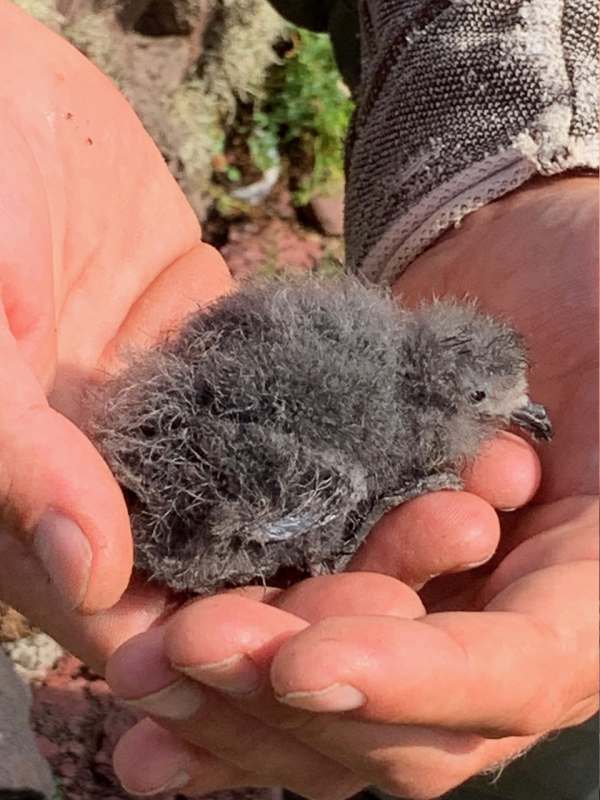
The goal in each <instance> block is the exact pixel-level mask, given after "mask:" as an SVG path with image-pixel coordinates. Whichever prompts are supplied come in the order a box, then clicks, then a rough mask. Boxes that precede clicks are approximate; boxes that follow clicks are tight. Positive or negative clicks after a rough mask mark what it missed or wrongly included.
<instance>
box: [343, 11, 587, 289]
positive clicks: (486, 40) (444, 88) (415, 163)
mask: <svg viewBox="0 0 600 800" xmlns="http://www.w3.org/2000/svg"><path fill="white" fill-rule="evenodd" d="M358 12H359V15H360V30H361V35H360V45H361V76H360V83H359V86H358V89H357V92H356V95H357V101H358V104H357V111H356V114H355V118H354V120H353V124H352V128H351V131H350V134H349V139H348V143H347V188H346V222H345V225H346V246H347V260H348V265H349V268H350V269H351V270H352V271H355V272H360V273H362V274H363V275H365V276H366V277H368V278H370V279H372V280H375V281H377V282H391V281H392V280H394V279H395V278H396V277H397V276H398V275H399V274H401V272H402V271H403V269H405V268H406V266H407V265H408V264H409V263H410V262H411V261H412V260H413V259H414V258H415V257H416V256H417V255H418V254H419V253H421V252H422V251H423V250H424V249H425V248H426V247H427V246H428V245H430V244H431V243H432V242H433V241H434V240H435V239H436V238H437V237H438V236H439V235H440V234H441V233H442V232H443V231H444V230H446V229H447V228H448V227H450V226H451V225H454V224H456V223H458V222H459V221H460V219H461V218H462V217H464V216H465V215H466V214H468V213H470V212H472V211H474V210H476V209H477V208H480V207H481V206H483V205H485V204H487V203H489V202H490V201H492V200H494V199H496V198H498V197H500V196H502V195H503V194H505V193H507V192H509V191H511V190H513V189H515V188H517V187H518V186H519V185H521V184H522V183H524V182H525V181H527V180H528V179H529V178H530V177H532V176H533V175H535V174H541V175H548V176H551V175H556V174H558V173H561V172H565V171H568V170H574V169H582V168H583V169H589V170H592V169H597V167H598V118H597V98H596V74H597V62H598V54H597V39H596V32H597V29H598V7H597V4H596V2H595V0H564V1H562V0H561V1H560V2H559V0H458V2H450V0H404V1H403V2H398V0H363V1H362V2H359V6H358ZM334 41H335V39H334Z"/></svg>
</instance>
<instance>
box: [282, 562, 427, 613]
mask: <svg viewBox="0 0 600 800" xmlns="http://www.w3.org/2000/svg"><path fill="white" fill-rule="evenodd" d="M270 604H271V605H273V606H274V607H275V608H280V609H282V610H283V611H287V612H288V614H294V615H295V616H296V617H300V618H301V619H305V620H306V621H307V622H318V621H319V620H322V619H326V618H327V617H337V616H342V615H343V616H348V617H351V616H353V615H355V614H356V615H363V614H383V615H390V616H398V617H403V618H405V619H415V618H416V617H420V616H422V615H423V614H425V608H424V606H423V603H422V602H421V599H420V597H419V595H418V594H417V593H416V592H414V591H413V590H412V589H411V588H410V587H409V586H407V585H406V584H404V583H401V582H400V581H398V580H396V579H395V578H391V577H389V576H388V575H378V574H375V573H371V572H346V573H341V574H339V575H322V576H319V577H316V578H307V579H306V580H303V581H300V582H299V583H296V584H295V585H294V586H292V587H290V588H289V589H286V590H285V591H282V592H278V593H277V594H276V595H275V596H274V597H273V599H272V600H271V603H270Z"/></svg>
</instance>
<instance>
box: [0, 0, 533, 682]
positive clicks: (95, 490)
mask: <svg viewBox="0 0 600 800" xmlns="http://www.w3.org/2000/svg"><path fill="white" fill-rule="evenodd" d="M0 18H1V20H2V30H3V34H4V39H3V40H4V46H3V50H2V53H1V54H0V66H1V67H2V68H3V74H5V75H7V76H10V79H7V80H6V81H5V82H4V83H3V86H2V89H1V90H0V105H1V108H2V114H1V115H0V142H1V143H2V152H3V154H4V157H5V162H4V163H5V167H4V169H3V184H2V189H1V193H2V195H1V196H2V204H3V209H4V213H3V215H2V217H1V219H2V223H3V227H2V262H3V268H2V289H3V292H2V301H3V302H2V308H1V310H0V313H1V317H0V347H1V348H2V368H1V369H0V375H1V377H2V383H3V386H4V391H3V392H2V396H3V405H2V409H1V413H0V445H1V447H0V450H1V452H2V461H1V465H0V476H1V477H0V492H1V493H2V494H1V497H2V502H1V503H0V526H1V528H2V531H3V535H2V538H1V540H0V549H1V553H2V558H1V559H0V597H1V598H2V599H3V600H4V601H6V602H8V603H10V604H12V605H14V606H15V607H17V608H19V609H20V610H21V611H22V612H23V613H24V614H26V616H27V617H29V619H30V620H31V621H32V622H34V623H35V624H37V625H39V626H40V627H42V628H43V629H44V630H46V631H48V632H49V633H51V634H52V635H53V636H54V637H55V638H56V639H58V640H59V641H60V642H61V643H62V644H63V645H64V646H66V647H67V648H68V649H70V650H71V651H72V652H74V653H76V654H77V655H79V656H80V657H82V658H83V659H84V660H85V661H86V662H87V663H88V664H90V665H92V666H94V667H95V668H96V669H98V670H101V669H102V666H103V663H104V661H105V660H106V658H107V657H108V655H109V654H110V653H111V652H112V651H113V650H114V649H115V648H116V647H117V646H118V645H119V644H120V643H121V642H122V641H124V640H126V639H127V638H128V637H130V636H132V635H133V634H135V633H137V632H139V631H141V630H145V628H146V627H148V625H150V624H151V623H152V622H153V621H154V620H155V619H157V618H158V617H160V616H161V615H163V614H164V613H165V610H166V608H167V606H168V604H169V602H170V601H169V598H168V596H167V595H166V594H165V592H163V591H162V590H160V589H159V588H157V587H155V586H149V585H143V584H137V585H132V586H131V587H130V589H129V590H128V592H127V593H126V594H125V595H124V596H123V598H122V600H121V601H120V602H119V604H118V605H117V606H115V607H113V603H115V601H117V599H118V598H119V597H120V596H121V594H122V592H123V590H124V588H125V586H126V585H127V581H128V579H129V574H130V570H131V538H130V531H129V524H128V520H127V516H126V509H125V506H124V503H123V500H122V497H121V494H120V492H119V489H118V487H117V486H116V484H115V482H114V480H113V479H112V477H111V476H110V474H109V472H108V470H107V469H106V466H105V465H104V464H103V462H102V461H101V459H100V458H99V457H98V455H97V453H96V452H95V450H94V449H93V448H92V446H91V445H90V443H89V442H88V441H87V440H86V439H85V437H84V436H83V435H82V434H81V433H80V431H79V430H78V428H77V423H78V422H79V421H80V419H81V414H82V403H81V390H82V388H83V387H84V386H85V385H86V384H87V383H88V382H90V381H93V380H96V379H98V378H99V377H100V376H101V375H102V374H103V373H105V372H107V371H111V370H114V369H116V368H118V366H119V352H120V350H122V349H123V348H126V347H140V346H147V345H149V344H151V343H152V342H153V341H154V340H155V339H156V338H157V337H158V336H159V335H160V332H161V331H162V330H164V329H165V328H170V327H172V326H173V325H176V323H177V321H178V320H179V319H181V318H182V317H183V316H184V315H185V314H186V313H187V312H188V311H189V310H191V309H193V308H196V307H197V306H198V305H202V304H203V303H206V302H209V301H210V300H211V299H213V298H214V297H216V296H218V295H219V294H221V293H223V292H224V291H227V290H228V289H229V288H230V285H231V284H230V278H229V274H228V272H227V270H226V268H225V266H224V264H223V263H222V261H221V260H220V258H219V256H218V254H217V253H216V252H215V251H214V250H213V249H212V248H210V247H208V246H206V245H203V244H201V242H200V239H199V236H200V232H199V228H198V225H197V222H196V220H195V217H194V215H193V213H192V211H191V209H190V207H189V205H188V204H187V203H186V201H185V199H184V198H183V196H182V195H181V193H180V192H179V190H178V189H177V187H176V185H175V183H174V181H173V180H172V178H171V177H170V175H169V174H168V172H167V170H166V168H165V166H164V164H163V162H162V159H161V157H160V154H159V153H158V151H157V150H156V148H155V146H154V145H153V144H152V142H151V141H150V139H149V137H148V136H147V135H146V134H145V133H144V131H143V129H142V127H141V125H140V123H139V121H138V120H137V119H136V117H135V115H134V114H133V112H132V111H131V109H130V108H129V107H128V105H127V104H126V102H125V101H124V99H123V98H122V97H121V95H120V94H119V93H118V92H117V91H116V89H115V88H114V86H113V85H112V84H111V83H110V81H108V80H107V79H106V78H104V77H103V76H102V75H100V73H99V72H98V71H97V70H96V69H95V68H94V67H93V66H92V65H91V64H90V63H89V62H88V61H87V60H86V59H84V58H83V57H82V56H81V55H80V54H79V53H77V52H76V51H75V50H74V49H73V48H72V47H70V46H69V45H68V44H67V43H66V42H64V41H63V40H62V39H60V38H58V37H57V36H55V35H54V34H52V33H51V32H49V31H48V30H46V29H45V28H43V27H42V26H40V25H39V24H38V23H36V22H35V21H34V20H33V19H32V18H31V17H29V16H27V15H26V14H24V13H23V12H21V11H20V10H19V9H18V8H16V7H15V6H14V5H12V4H10V3H8V2H6V0H0ZM32 49H33V50H35V52H36V58H35V59H33V60H32V59H31V58H30V57H29V54H30V53H31V52H32ZM48 396H49V397H50V403H48V400H47V397H48ZM500 447H501V449H502V445H500ZM504 451H505V454H507V455H508V453H506V447H505V446H504ZM515 452H516V455H515V458H513V459H510V458H509V459H505V460H504V462H503V463H504V464H505V471H506V470H507V469H509V470H515V471H516V472H518V471H519V469H520V467H519V464H522V465H523V468H524V469H525V470H526V471H527V470H530V469H533V470H534V471H535V465H532V459H531V457H530V456H528V455H527V454H526V453H525V452H524V451H522V452H518V451H515ZM500 461H502V459H500ZM510 463H512V464H513V467H510V466H509V465H510ZM484 473H485V470H483V472H482V474H484ZM488 483H490V482H489V481H488ZM509 483H510V484H511V486H514V485H515V484H516V483H517V481H515V480H511V479H509ZM488 490H490V487H488ZM488 490H485V488H484V491H483V494H482V496H485V491H488ZM493 491H496V490H493ZM501 491H502V490H501ZM525 491H528V490H527V489H526V490H525ZM488 493H489V491H488ZM480 494H481V493H480ZM505 494H506V495H507V496H508V495H511V492H510V490H508V491H507V492H505ZM511 497H512V495H511ZM488 499H489V498H488ZM496 499H498V501H499V502H500V501H501V500H502V498H498V497H497V498H496ZM522 501H523V490H522V489H518V490H517V491H516V496H515V499H514V502H513V500H509V502H510V504H515V505H517V504H519V503H520V502H522ZM431 502H432V503H435V501H433V500H432V501H431ZM453 502H454V503H455V505H454V507H453V508H454V511H453V513H454V514H455V521H457V519H459V520H460V521H461V524H460V525H459V526H458V527H459V528H460V532H459V533H458V534H455V533H453V534H452V536H449V535H448V536H447V535H446V534H445V532H447V531H448V528H449V525H450V519H448V520H447V521H446V522H442V524H441V525H440V526H438V525H437V524H434V523H435V522H436V519H437V518H438V517H439V516H440V507H439V503H438V506H437V507H436V508H437V510H435V509H434V512H433V517H430V523H431V526H432V527H435V529H436V531H437V534H438V535H437V537H436V538H435V540H433V539H432V541H433V546H429V547H425V548H424V547H422V546H421V542H422V541H423V537H420V538H418V537H417V536H416V532H415V534H414V535H413V534H411V532H410V531H408V532H407V537H408V538H407V539H406V547H405V548H404V550H403V552H405V553H406V554H407V557H406V558H404V561H403V563H402V564H395V566H394V569H395V570H396V572H397V573H398V574H400V575H403V576H404V577H405V578H406V579H407V580H408V581H411V582H413V583H419V582H422V581H423V580H425V578H426V577H427V576H428V575H430V574H431V573H432V572H442V571H446V570H447V569H450V568H452V569H454V568H456V567H457V566H458V565H460V564H467V563H470V562H473V561H481V560H482V559H484V558H487V557H488V556H489V555H490V554H491V553H492V552H493V550H494V548H495V546H496V542H497V538H498V525H497V521H496V518H495V515H494V514H493V513H492V511H491V508H490V507H489V505H487V504H486V503H485V502H483V500H481V501H478V499H477V498H476V497H475V496H474V495H467V494H464V496H463V495H460V496H459V495H457V496H456V497H453ZM427 507H428V506H427V502H426V503H425V504H424V505H423V506H422V507H421V512H420V517H421V518H422V524H423V525H425V524H426V522H427V514H426V513H425V512H424V509H426V508H427ZM415 508H417V509H418V508H419V506H416V507H415ZM431 508H432V509H433V508H434V506H433V505H432V506H431ZM47 513H48V514H49V516H46V517H45V515H46V514H47ZM423 514H424V516H423ZM57 515H58V516H61V517H63V518H64V519H63V522H62V523H60V522H59V520H58V519H57ZM41 520H44V524H43V525H42V528H41V529H40V528H38V525H39V523H40V521H41ZM467 520H468V523H467ZM463 521H464V522H465V524H462V522H463ZM77 529H79V530H80V532H81V533H80V534H78V533H77ZM36 530H37V535H36ZM392 534H393V535H395V529H392V531H391V534H390V535H392ZM52 541H53V544H52ZM34 542H37V546H38V554H37V555H36V551H35V548H34ZM411 542H412V544H411ZM40 555H42V556H44V557H45V559H46V562H47V568H46V569H43V568H42V565H41V562H40V558H39V556H40ZM48 571H50V572H52V573H53V578H54V580H53V582H52V583H50V582H49V579H48V574H47V573H48ZM100 609H110V610H105V611H102V612H101V613H96V614H93V615H90V616H85V617H84V616H82V615H81V613H80V612H81V611H84V612H88V613H89V612H93V611H99V610H100Z"/></svg>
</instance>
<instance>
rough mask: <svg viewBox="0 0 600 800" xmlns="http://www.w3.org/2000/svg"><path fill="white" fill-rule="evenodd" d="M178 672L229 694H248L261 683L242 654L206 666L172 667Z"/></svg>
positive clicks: (258, 675) (256, 670)
mask: <svg viewBox="0 0 600 800" xmlns="http://www.w3.org/2000/svg"><path fill="white" fill-rule="evenodd" d="M173 666H174V667H175V668H176V669H178V670H179V671H181V672H183V673H185V674H186V675H189V677H190V678H193V679H194V680H196V681H200V682H201V683H204V684H206V685H207V686H212V687H213V688H214V689H219V690H220V691H222V692H230V693H231V694H249V693H250V692H253V691H254V690H255V689H257V688H258V687H259V685H260V683H261V676H260V672H259V671H258V668H257V667H256V665H255V664H254V663H253V662H252V660H251V659H250V658H248V656H247V655H245V654H244V653H237V654H236V655H233V656H230V657H229V658H224V659H223V660H222V661H213V662H210V663H208V664H201V665H199V664H194V665H192V666H182V665H180V664H174V665H173Z"/></svg>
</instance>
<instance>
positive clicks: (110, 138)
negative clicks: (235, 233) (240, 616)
mask: <svg viewBox="0 0 600 800" xmlns="http://www.w3.org/2000/svg"><path fill="white" fill-rule="evenodd" d="M0 13H1V14H2V20H3V32H4V37H3V38H4V46H3V48H2V53H1V54H0V68H1V69H2V73H3V74H4V75H10V76H11V80H10V81H8V82H5V83H4V84H3V87H2V89H0V106H1V108H2V114H0V143H1V145H2V152H3V154H4V158H3V163H4V167H3V181H2V187H1V188H0V198H1V203H2V208H3V213H2V215H0V226H1V237H0V238H1V240H2V261H3V267H2V300H3V308H4V312H5V315H6V320H5V322H6V324H5V326H4V331H3V332H2V333H1V334H0V347H2V350H3V365H2V368H1V370H0V377H1V378H2V382H3V383H5V384H6V386H7V388H8V387H13V388H14V387H18V389H19V391H17V392H16V393H15V392H14V391H12V392H11V393H10V395H9V394H8V393H7V396H11V397H12V398H13V403H12V404H11V406H10V407H9V406H8V405H7V404H4V407H3V419H2V423H3V424H2V425H0V428H2V429H3V431H4V433H3V455H5V454H8V457H7V458H6V462H7V464H9V465H10V464H11V461H12V466H11V470H12V474H7V476H6V483H7V485H8V484H10V485H11V490H10V493H9V492H8V489H7V495H8V501H7V503H6V504H4V505H3V508H4V511H3V515H4V522H5V523H6V524H7V526H8V527H9V529H13V530H15V531H16V533H17V536H16V537H4V538H3V540H2V553H3V558H2V566H1V567H0V596H2V598H3V599H4V600H6V601H8V602H9V603H11V604H13V605H15V606H17V607H19V608H20V610H22V611H23V612H24V613H25V614H26V615H27V616H29V617H30V619H32V621H35V622H36V623H37V624H39V625H40V626H42V627H43V628H45V629H46V630H48V631H49V632H52V633H54V635H55V636H56V637H57V638H59V640H60V641H62V642H63V643H64V644H66V645H67V646H71V647H72V648H73V649H74V650H75V652H78V653H80V654H81V655H83V656H87V657H88V658H89V660H90V661H92V662H94V663H96V664H99V663H100V661H101V659H102V658H104V657H106V655H107V654H108V652H110V651H111V650H113V649H114V647H115V646H116V644H118V642H120V641H122V640H123V639H124V638H126V637H127V636H128V635H130V634H131V633H132V632H137V630H139V629H140V627H139V626H142V625H143V626H146V625H147V624H149V622H150V620H151V619H152V617H153V614H154V615H155V614H156V613H157V611H158V609H159V608H160V607H161V606H162V604H163V600H162V597H158V596H157V593H156V592H154V593H150V596H151V598H152V602H151V603H150V602H149V596H148V594H147V593H143V596H144V598H145V599H142V600H140V601H139V603H137V602H136V601H135V600H134V601H131V603H130V606H129V607H128V608H129V612H130V613H128V614H125V613H123V614H122V623H123V624H122V626H121V628H122V630H120V631H118V630H113V632H112V633H110V634H109V633H108V632H107V634H106V637H104V635H103V633H102V630H103V627H102V626H103V622H102V620H95V621H94V620H92V619H91V618H90V619H83V618H82V619H80V618H79V617H78V615H77V614H72V613H66V612H65V610H64V608H63V607H62V604H61V603H60V600H59V598H58V597H56V596H55V595H53V593H52V589H51V587H49V586H48V585H47V581H46V579H45V577H44V575H43V573H41V572H40V570H39V565H38V563H37V561H36V560H35V559H34V558H33V557H32V556H31V554H30V551H29V549H28V548H26V547H24V546H23V543H22V542H23V539H24V538H25V537H26V531H27V530H28V529H30V527H31V525H32V524H33V523H34V522H35V520H36V518H37V517H39V515H40V514H41V513H43V511H44V504H45V502H46V497H45V496H39V494H36V493H35V492H34V493H33V494H32V495H31V496H25V498H24V499H23V495H27V492H28V488H27V487H28V486H29V485H30V484H31V482H32V475H31V470H32V469H33V466H32V465H35V469H36V471H37V473H36V475H35V479H34V480H35V482H36V483H37V484H38V486H40V487H41V486H44V487H45V492H46V496H47V497H49V499H50V501H51V502H52V504H53V505H54V506H57V505H60V504H62V505H63V506H64V508H65V509H66V510H67V511H68V512H69V513H70V515H72V516H74V517H75V519H76V521H78V522H79V524H80V525H82V526H86V527H85V530H86V533H87V534H88V536H89V537H90V539H91V542H92V546H93V550H94V561H93V567H92V576H91V579H90V583H89V586H88V592H87V597H86V605H87V608H88V609H89V610H93V609H97V608H102V607H104V608H106V607H108V606H110V605H112V603H114V602H115V601H116V600H117V599H118V597H119V595H120V594H121V592H122V591H123V589H124V588H125V586H126V585H127V581H128V579H129V572H130V569H131V537H130V532H129V525H128V520H127V514H126V510H125V507H124V503H123V500H122V498H121V496H120V492H119V490H118V488H117V486H116V483H115V482H114V480H113V479H112V477H111V476H110V474H109V473H108V470H107V469H106V467H105V466H104V465H103V463H102V462H101V460H100V458H99V457H98V456H97V454H96V453H95V451H94V450H93V448H92V447H91V445H89V443H88V442H87V441H86V440H85V438H84V437H83V436H82V435H81V434H80V433H79V432H78V431H77V429H76V428H75V426H73V425H71V424H70V423H69V422H68V420H67V419H65V417H67V418H68V419H70V420H72V421H74V422H75V423H76V422H77V421H78V420H79V418H80V415H81V388H82V386H83V385H84V384H85V383H86V382H88V381H90V380H93V379H97V378H98V377H99V376H100V377H101V375H102V373H103V372H105V371H106V370H110V369H113V368H115V367H116V366H117V364H118V359H119V352H120V351H121V350H122V348H123V347H131V346H135V347H137V346H144V345H147V344H148V343H150V342H151V341H152V340H153V339H154V338H155V337H156V336H157V335H158V334H159V333H160V332H161V330H164V329H165V328H167V327H169V326H171V325H172V324H174V323H176V322H177V320H178V319H180V318H181V317H182V316H183V315H185V314H186V313H187V312H189V311H190V310H191V309H193V308H195V307H197V306H198V305H201V304H202V303H205V302H207V301H210V300H211V299H212V298H213V297H215V296H216V295H218V294H220V293H222V292H224V291H226V290H227V289H228V287H229V285H230V278H229V274H228V271H227V270H226V268H225V266H224V264H223V263H222V261H221V260H220V258H219V256H218V254H217V253H216V252H215V251H213V250H212V248H210V247H208V246H206V245H203V244H201V242H200V230H199V226H198V223H197V220H196V218H195V216H194V214H193V212H192V210H191V208H190V206H189V204H188V203H187V201H186V200H185V198H184V197H183V195H182V193H181V192H180V191H179V189H178V187H177V186H176V184H175V182H174V180H173V179H172V177H171V176H170V174H169V172H168V170H167V168H166V166H165V164H164V163H163V161H162V158H161V156H160V154H159V152H158V150H157V149H156V147H155V145H154V144H153V142H152V141H151V139H150V138H149V136H148V135H147V134H146V133H145V131H144V129H143V127H142V126H141V124H140V122H139V120H138V119H137V118H136V116H135V114H134V113H133V111H132V110H131V108H130V107H129V106H128V104H127V103H126V101H125V100H124V98H123V97H122V96H121V95H120V93H119V92H118V91H117V89H116V88H115V87H114V86H113V84H112V83H111V82H110V81H109V80H108V79H107V78H105V77H104V76H103V75H102V74H101V73H100V72H98V70H97V69H96V68H95V67H94V66H93V65H92V64H91V63H90V62H88V61H87V60H86V59H85V58H83V57H82V56H81V55H80V54H79V53H78V52H77V51H76V50H75V49H74V48H72V47H70V46H69V45H67V44H66V42H64V41H63V40H62V39H60V38H59V37H57V36H55V35H54V34H52V33H51V32H49V31H48V30H47V29H45V28H43V27H42V26H40V25H38V24H37V23H35V22H34V21H33V20H32V19H31V18H30V17H29V16H27V15H25V14H24V13H23V12H21V11H20V10H19V9H18V8H17V7H15V6H13V5H11V4H10V3H8V2H5V0H0ZM31 52H35V53H36V58H35V59H31V58H30V57H29V55H28V54H30V53H31ZM1 323H2V319H1V318H0V330H1V329H2V324H1ZM48 393H50V402H51V405H52V407H53V408H54V409H56V411H58V412H60V413H59V414H56V413H54V412H53V411H52V410H50V409H49V408H48V405H47V403H46V395H47V394H48ZM3 396H4V393H3ZM63 415H64V416H63ZM15 421H16V423H17V427H15V425H14V424H13V423H14V422H15ZM13 427H15V429H16V430H18V437H17V440H16V441H12V439H14V437H11V438H10V440H9V434H10V430H11V428H13ZM27 439H30V440H31V441H30V443H29V441H26V440H27ZM41 442H43V443H44V450H45V452H46V456H45V458H44V459H41V458H40V457H39V448H40V443H41ZM28 448H29V449H30V451H31V456H28V455H27V452H28ZM13 450H14V453H15V455H14V458H12V459H11V457H10V453H11V452H12V451H13ZM20 470H22V472H21V471H20ZM4 477H5V476H4V473H2V481H0V483H1V484H2V487H3V486H4ZM21 485H22V486H23V487H24V488H23V490H22V491H21V490H20V486H21ZM0 488H1V487H0ZM15 507H16V508H17V509H18V511H15V510H14V509H15ZM11 509H13V510H11ZM11 515H14V516H11ZM15 517H16V519H15ZM127 602H128V598H126V599H125V601H124V603H125V605H126V604H127ZM122 605H123V604H122ZM138 610H139V615H138V613H137V612H138ZM136 615H137V616H136ZM138 616H139V619H138ZM92 628H93V633H92V632H91V629H92ZM113 628H114V626H113ZM88 630H89V631H90V632H89V634H88V633H86V631H88ZM111 637H112V638H111Z"/></svg>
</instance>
